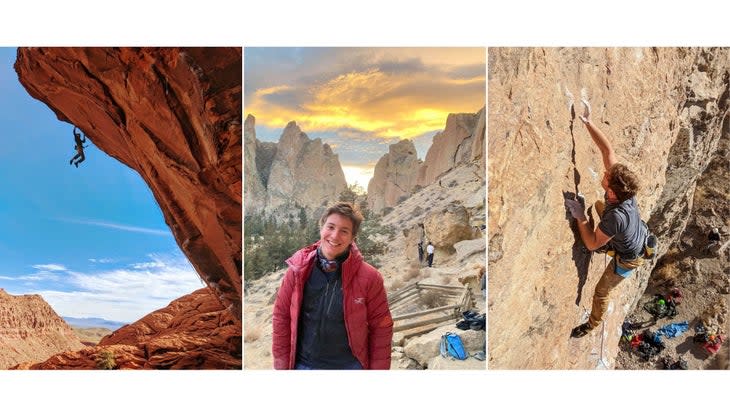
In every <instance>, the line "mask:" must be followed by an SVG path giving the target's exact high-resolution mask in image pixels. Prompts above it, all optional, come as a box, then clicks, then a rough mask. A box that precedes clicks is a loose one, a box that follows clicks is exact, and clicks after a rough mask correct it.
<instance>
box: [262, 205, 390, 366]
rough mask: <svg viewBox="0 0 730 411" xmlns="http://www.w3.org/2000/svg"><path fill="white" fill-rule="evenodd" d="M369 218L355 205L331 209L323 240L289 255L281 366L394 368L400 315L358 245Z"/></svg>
mask: <svg viewBox="0 0 730 411" xmlns="http://www.w3.org/2000/svg"><path fill="white" fill-rule="evenodd" d="M362 220H363V217H362V214H360V211H359V210H358V209H357V207H355V206H353V205H352V204H351V203H345V202H340V203H337V204H335V205H333V206H331V207H329V208H328V209H327V210H326V211H325V212H324V214H322V218H320V220H319V226H320V232H319V234H320V239H319V241H317V242H316V243H314V244H312V245H309V246H307V247H304V248H302V249H301V250H299V251H297V252H296V253H294V255H292V256H291V257H290V258H289V259H288V260H286V263H287V264H288V265H289V269H288V270H287V272H286V274H284V278H283V280H282V282H281V287H280V288H279V291H278V293H277V295H276V302H275V303H274V314H273V337H272V348H271V351H272V355H273V357H274V368H275V369H277V370H288V369H297V370H314V369H333V370H360V369H382V370H387V369H389V368H390V357H391V340H392V338H393V318H392V316H391V314H390V308H389V307H388V297H387V295H386V292H385V287H384V285H383V276H382V275H381V274H380V273H379V272H378V271H377V270H376V269H375V268H373V266H371V265H370V264H368V263H366V262H365V261H363V257H362V254H360V250H359V249H358V248H357V245H355V241H354V240H355V237H356V236H357V232H358V229H359V228H360V224H361V223H362Z"/></svg>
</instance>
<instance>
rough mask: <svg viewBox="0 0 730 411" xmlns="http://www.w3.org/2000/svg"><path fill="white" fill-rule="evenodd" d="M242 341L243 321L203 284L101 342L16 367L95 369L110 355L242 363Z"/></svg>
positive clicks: (125, 360) (177, 365)
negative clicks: (198, 288) (203, 286)
mask: <svg viewBox="0 0 730 411" xmlns="http://www.w3.org/2000/svg"><path fill="white" fill-rule="evenodd" d="M241 345H242V340H241V323H240V322H239V321H238V320H237V319H236V318H234V317H233V315H232V313H231V312H230V311H229V310H227V309H226V308H225V307H224V306H223V305H222V304H221V303H220V301H219V300H218V298H217V297H216V296H215V295H214V294H213V293H212V292H211V291H210V290H209V289H207V288H203V289H200V290H198V291H195V292H193V293H192V294H189V295H187V296H184V297H181V298H178V299H177V300H175V301H173V302H171V303H170V304H169V305H168V306H167V307H165V308H163V309H160V310H157V311H155V312H153V313H150V314H148V315H146V316H145V317H143V318H142V319H140V320H139V321H137V322H135V323H133V324H129V325H126V326H124V327H122V328H120V329H118V330H117V331H115V332H113V333H112V334H111V335H108V336H106V337H104V338H103V339H102V340H101V341H100V342H99V344H98V345H97V346H96V347H90V348H85V349H83V350H80V351H76V352H64V353H62V354H58V355H54V356H52V357H51V358H48V359H47V360H46V361H43V362H40V363H30V362H27V363H23V364H19V365H18V366H17V367H16V368H17V369H34V370H53V369H85V370H93V369H99V368H101V367H100V365H99V360H100V358H102V357H103V356H104V355H109V356H110V357H111V358H113V359H114V363H115V364H116V365H115V367H114V368H115V369H140V368H145V369H240V368H241V367H242V348H241ZM75 349H78V348H75ZM105 353H107V354H105ZM108 353H111V354H108Z"/></svg>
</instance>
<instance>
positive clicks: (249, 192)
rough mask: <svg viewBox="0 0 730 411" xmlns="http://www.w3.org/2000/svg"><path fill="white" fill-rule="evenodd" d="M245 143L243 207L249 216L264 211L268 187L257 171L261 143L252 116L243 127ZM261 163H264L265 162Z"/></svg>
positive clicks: (247, 117) (247, 118) (248, 117)
mask: <svg viewBox="0 0 730 411" xmlns="http://www.w3.org/2000/svg"><path fill="white" fill-rule="evenodd" d="M243 141H244V150H243V155H244V159H243V173H244V175H245V176H246V180H245V181H244V189H243V198H244V201H243V206H244V213H245V214H247V215H248V214H251V213H252V212H254V211H256V210H261V209H263V207H264V206H265V204H266V186H265V185H264V182H263V176H262V175H261V174H260V173H259V171H258V169H257V164H258V163H259V161H257V159H258V158H257V154H258V151H259V141H258V140H256V119H255V118H254V116H252V115H248V116H246V122H245V123H244V126H243ZM260 162H263V160H261V161H260Z"/></svg>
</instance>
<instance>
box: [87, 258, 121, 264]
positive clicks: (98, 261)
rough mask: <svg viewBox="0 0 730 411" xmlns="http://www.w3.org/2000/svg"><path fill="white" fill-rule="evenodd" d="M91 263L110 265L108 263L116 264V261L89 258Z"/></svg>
mask: <svg viewBox="0 0 730 411" xmlns="http://www.w3.org/2000/svg"><path fill="white" fill-rule="evenodd" d="M89 261H91V262H92V263H100V264H108V263H113V262H116V260H115V259H113V258H89Z"/></svg>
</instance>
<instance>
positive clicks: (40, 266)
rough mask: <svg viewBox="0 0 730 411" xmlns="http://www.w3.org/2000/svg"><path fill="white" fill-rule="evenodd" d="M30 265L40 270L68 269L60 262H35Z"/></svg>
mask: <svg viewBox="0 0 730 411" xmlns="http://www.w3.org/2000/svg"><path fill="white" fill-rule="evenodd" d="M32 267H33V268H35V269H36V270H41V271H68V269H67V268H66V267H64V266H63V265H61V264H36V265H34V266H32Z"/></svg>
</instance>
